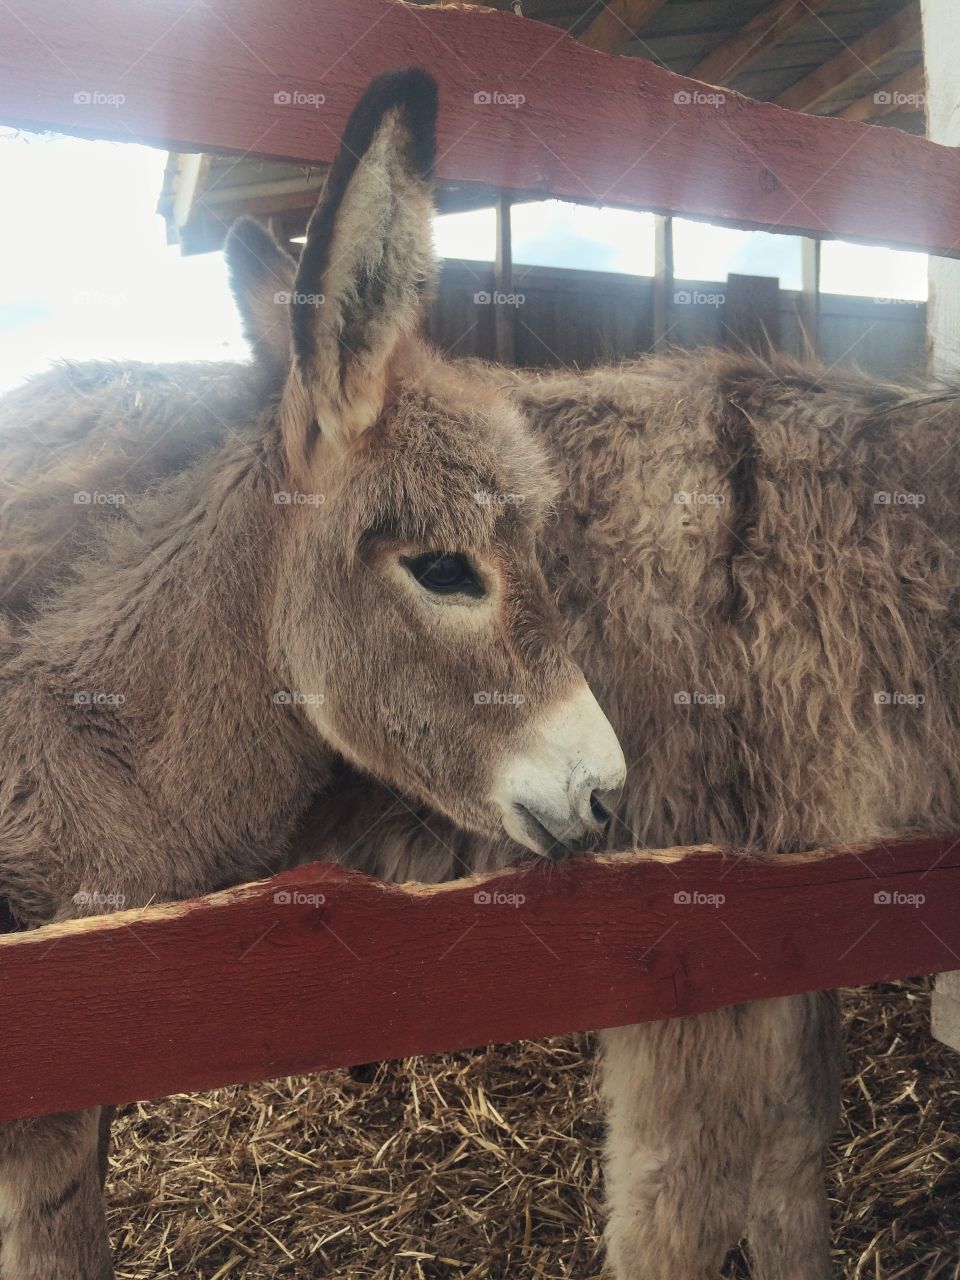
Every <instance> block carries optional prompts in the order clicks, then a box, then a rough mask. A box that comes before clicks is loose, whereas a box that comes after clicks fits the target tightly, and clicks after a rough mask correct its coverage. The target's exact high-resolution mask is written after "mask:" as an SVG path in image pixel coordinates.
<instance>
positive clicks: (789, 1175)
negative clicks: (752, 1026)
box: [747, 991, 842, 1280]
mask: <svg viewBox="0 0 960 1280" xmlns="http://www.w3.org/2000/svg"><path fill="white" fill-rule="evenodd" d="M774 1003H777V1004H782V1005H783V1006H784V1007H785V1008H786V1010H787V1013H788V1021H787V1022H786V1023H785V1034H784V1044H785V1045H786V1046H787V1047H788V1052H787V1053H786V1054H785V1055H784V1057H783V1059H782V1060H781V1061H780V1062H779V1063H778V1064H777V1069H776V1072H775V1075H774V1077H773V1078H772V1079H771V1080H770V1081H769V1085H770V1092H771V1095H772V1096H775V1099H776V1100H775V1102H771V1101H768V1102H767V1104H766V1107H767V1112H768V1115H769V1116H770V1118H771V1121H772V1123H770V1124H768V1125H767V1126H766V1133H765V1135H764V1141H763V1147H762V1149H761V1151H760V1152H759V1154H758V1156H757V1162H756V1165H755V1166H754V1171H753V1181H752V1186H751V1193H750V1205H749V1215H748V1225H747V1237H748V1241H749V1245H750V1254H751V1257H752V1259H753V1263H754V1272H755V1274H756V1277H757V1280H829V1278H830V1277H831V1276H832V1275H833V1274H834V1272H833V1267H832V1263H831V1261H830V1210H829V1206H828V1203H827V1195H826V1191H825V1189H824V1185H823V1155H824V1150H825V1148H826V1146H827V1144H828V1143H829V1141H830V1139H831V1137H832V1136H833V1133H834V1131H835V1129H836V1127H837V1122H838V1120H839V1115H840V1084H841V1065H842V1051H841V1033H840V1014H839V1006H838V1002H837V998H836V993H835V992H832V991H825V992H820V993H815V994H812V995H807V996H797V997H795V998H794V999H792V1000H789V1001H783V1002H774ZM781 1030H782V1031H783V1030H784V1027H781Z"/></svg>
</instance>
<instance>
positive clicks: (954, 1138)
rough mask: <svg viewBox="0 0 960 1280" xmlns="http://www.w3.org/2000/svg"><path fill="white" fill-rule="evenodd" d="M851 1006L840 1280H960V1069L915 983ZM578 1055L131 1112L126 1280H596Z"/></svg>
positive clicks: (549, 1051)
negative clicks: (163, 1279) (938, 1037)
mask: <svg viewBox="0 0 960 1280" xmlns="http://www.w3.org/2000/svg"><path fill="white" fill-rule="evenodd" d="M844 1003H845V1020H846V1027H847V1041H848V1049H849V1064H848V1076H847V1082H846V1089H845V1102H846V1106H845V1114H844V1123H843V1127H842V1130H841V1132H840V1133H839V1134H838V1136H837V1140H836V1142H835V1143H834V1146H833V1150H832V1158H831V1168H830V1191H831V1195H832V1198H833V1213H834V1224H835V1230H834V1240H835V1252H836V1266H837V1275H838V1276H843V1277H845V1278H846V1280H861V1277H862V1278H863V1280H908V1278H909V1280H960V1054H954V1053H952V1052H951V1051H950V1050H948V1049H946V1048H944V1047H943V1046H941V1045H938V1044H936V1043H935V1042H934V1041H933V1040H931V1038H930V1034H929V1030H928V1028H929V984H928V983H927V982H926V980H915V981H910V982H904V983H897V984H891V985H888V986H884V987H877V988H870V989H868V990H862V991H855V992H847V993H845V996H844ZM590 1048H591V1042H590V1037H588V1036H569V1037H563V1038H559V1039H555V1040H551V1041H549V1042H546V1043H539V1042H524V1043H522V1044H518V1045H505V1046H498V1047H494V1048H490V1049H485V1050H478V1051H476V1052H473V1053H458V1054H448V1055H445V1056H443V1057H438V1058H418V1059H413V1060H410V1061H407V1062H395V1063H386V1064H380V1065H378V1066H372V1067H369V1068H363V1069H356V1070H354V1071H352V1072H350V1071H340V1072H335V1073H331V1074H328V1075H324V1076H317V1077H296V1078H291V1079H286V1080H278V1081H273V1082H271V1083H269V1084H264V1085H257V1086H250V1087H236V1088H230V1089H220V1090H217V1091H216V1092H213V1093H207V1094H200V1095H192V1096H178V1097H173V1098H169V1099H167V1100H165V1101H163V1102H160V1103H154V1104H145V1105H135V1106H131V1107H127V1108H126V1109H125V1110H124V1111H123V1112H122V1114H121V1116H120V1117H119V1119H118V1121H117V1123H116V1124H115V1126H114V1135H115V1146H114V1157H113V1163H112V1168H111V1173H110V1180H109V1183H108V1198H109V1204H110V1226H111V1234H112V1239H113V1241H114V1248H115V1251H116V1257H117V1276H118V1280H153V1278H154V1277H157V1276H167V1275H171V1276H177V1277H180V1278H181V1280H187V1278H188V1277H189V1278H190V1280H193V1278H196V1280H224V1277H230V1280H286V1278H288V1277H289V1278H293V1277H297V1280H303V1278H305V1277H326V1276H336V1277H338V1280H400V1278H401V1277H403V1278H404V1280H407V1278H408V1277H409V1278H410V1280H434V1278H436V1280H440V1278H443V1280H448V1278H449V1280H467V1277H470V1278H471V1280H473V1278H475V1277H476V1278H479V1277H485V1278H486V1277H489V1278H490V1280H501V1278H502V1280H507V1278H508V1277H509V1278H510V1280H513V1278H514V1277H516V1278H517V1280H521V1278H522V1280H561V1278H567V1277H571V1278H572V1277H576V1278H577V1280H598V1278H599V1276H600V1275H601V1273H602V1269H603V1263H602V1252H601V1248H600V1234H601V1220H602V1215H601V1195H602V1183H601V1172H600V1162H599V1151H600V1143H601V1140H602V1133H603V1126H602V1120H601V1116H600V1112H599V1108H598V1103H597V1096H596V1090H595V1081H594V1072H593V1067H592V1064H591V1053H590ZM726 1273H727V1274H728V1275H730V1276H741V1275H743V1274H745V1272H744V1271H743V1264H742V1260H741V1259H739V1258H738V1257H737V1256H733V1257H731V1259H730V1261H729V1263H728V1267H727V1271H726Z"/></svg>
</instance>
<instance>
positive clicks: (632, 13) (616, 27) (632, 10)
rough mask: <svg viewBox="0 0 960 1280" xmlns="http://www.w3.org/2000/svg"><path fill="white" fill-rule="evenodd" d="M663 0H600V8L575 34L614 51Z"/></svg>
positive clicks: (651, 15)
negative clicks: (608, 0) (586, 25)
mask: <svg viewBox="0 0 960 1280" xmlns="http://www.w3.org/2000/svg"><path fill="white" fill-rule="evenodd" d="M665 4H666V0H610V3H609V4H606V3H605V2H604V0H600V12H599V13H598V14H597V16H596V17H595V18H594V19H593V21H592V22H591V23H590V25H589V26H588V27H586V28H585V29H584V30H583V31H582V32H581V33H580V36H579V37H578V38H579V40H580V42H581V44H586V45H589V46H590V48H591V49H599V50H601V52H603V53H613V52H614V51H615V50H616V49H617V47H618V46H619V45H621V44H626V43H627V41H629V40H632V39H634V38H635V37H636V36H637V34H638V33H639V32H640V31H641V30H642V29H643V27H644V26H645V25H646V24H647V23H648V22H649V20H650V19H651V18H652V17H653V15H654V14H655V13H656V12H657V10H658V9H662V8H663V6H664V5H665Z"/></svg>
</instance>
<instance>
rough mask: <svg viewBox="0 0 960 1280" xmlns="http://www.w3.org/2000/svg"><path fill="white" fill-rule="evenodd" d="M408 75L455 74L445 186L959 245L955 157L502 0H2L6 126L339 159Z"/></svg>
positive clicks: (444, 142)
mask: <svg viewBox="0 0 960 1280" xmlns="http://www.w3.org/2000/svg"><path fill="white" fill-rule="evenodd" d="M413 63H417V64H420V65H422V66H425V67H427V68H429V69H430V70H431V71H432V72H433V73H434V74H435V75H436V76H437V77H438V79H439V81H440V88H441V104H442V119H441V123H440V160H439V173H440V175H441V176H442V177H444V178H448V179H452V180H457V181H471V180H473V181H484V182H487V183H492V184H494V185H495V186H497V187H504V188H508V189H512V190H517V191H527V192H529V191H534V192H542V193H543V194H544V195H551V194H552V195H558V196H566V197H572V198H578V199H593V200H602V201H607V202H614V203H622V204H627V205H637V206H639V207H642V208H647V209H654V210H658V211H661V212H668V213H684V212H686V213H692V214H696V215H702V216H705V217H710V218H714V219H718V220H724V221H728V222H731V223H735V224H741V225H748V224H749V225H754V226H758V227H766V228H769V229H770V230H774V231H789V230H796V231H805V232H808V233H810V234H813V235H816V236H826V237H829V236H845V237H848V238H853V239H866V240H878V241H885V242H888V243H890V244H897V245H904V246H909V247H916V248H929V249H931V250H933V251H934V252H937V253H944V254H951V255H957V254H958V252H960V154H958V153H957V151H956V150H954V149H951V148H946V147H941V146H938V145H936V144H934V143H932V142H927V141H926V140H924V139H920V138H916V137H912V136H909V135H907V134H905V133H902V132H900V131H899V130H896V129H889V128H880V127H876V126H873V125H865V124H859V123H855V122H852V121H842V120H828V119H823V118H818V117H815V116H809V115H800V114H797V113H794V112H789V111H784V110H783V109H782V108H780V107H777V106H775V105H773V104H772V103H760V102H755V101H753V100H751V99H748V98H744V97H742V96H740V95H738V94H735V93H733V92H731V91H730V90H722V91H720V90H715V89H712V88H711V87H710V86H705V85H703V84H701V83H699V82H698V81H693V80H688V79H685V78H683V77H680V76H676V75H673V74H672V73H671V72H669V71H665V70H664V69H662V68H661V67H659V66H657V65H656V64H654V63H652V62H648V61H645V60H643V59H640V58H624V57H611V56H609V55H607V54H603V53H598V52H596V51H595V50H592V49H588V48H587V47H585V46H584V45H582V44H580V43H578V42H577V41H575V40H573V39H572V38H570V37H569V36H566V35H564V34H562V33H561V32H560V31H558V30H557V29H556V28H555V27H551V26H547V25H545V24H543V23H538V22H533V21H529V20H527V19H524V18H518V17H516V16H514V15H513V14H512V13H502V12H496V11H494V10H492V9H488V8H472V9H471V8H458V7H448V8H443V9H441V8H422V7H419V6H416V5H410V4H403V3H398V2H396V0H270V3H269V4H264V3H263V0H203V3H195V0H149V2H148V3H131V0H90V3H86V4H77V3H76V2H75V0H29V3H28V2H27V0H8V2H6V3H4V4H2V5H0V122H3V123H6V124H15V125H21V126H23V127H26V128H38V127H49V128H54V129H60V130H65V131H67V132H76V133H81V134H87V135H91V136H99V137H107V138H118V139H120V140H122V141H130V142H133V141H142V142H150V143H152V144H154V145H160V146H168V145H170V146H174V147H176V148H180V149H190V148H194V149H196V148H200V149H208V150H219V151H232V152H237V153H240V154H255V155H261V156H273V157H286V158H294V159H298V160H304V161H315V162H316V161H329V160H330V159H331V157H332V156H333V154H334V150H335V147H336V142H337V138H338V136H339V134H340V131H341V129H342V126H343V124H344V121H345V119H346V116H347V113H348V111H349V110H350V108H351V107H352V105H353V103H354V102H355V101H356V99H357V96H358V95H359V93H360V92H361V90H362V89H363V87H364V85H365V84H366V83H367V81H368V80H369V79H370V77H371V76H373V75H375V74H376V73H377V72H380V71H383V70H385V69H386V68H388V67H396V66H403V65H408V64H413ZM718 94H719V97H718ZM121 99H122V100H121ZM321 99H322V100H321ZM65 197H66V198H67V201H68V202H69V198H70V197H69V193H65ZM82 198H84V199H89V198H90V195H89V193H82ZM66 225H67V227H69V220H67V223H66Z"/></svg>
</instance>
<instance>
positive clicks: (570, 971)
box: [0, 836, 960, 1119]
mask: <svg viewBox="0 0 960 1280" xmlns="http://www.w3.org/2000/svg"><path fill="white" fill-rule="evenodd" d="M956 968H960V836H958V837H956V838H953V839H951V838H938V839H934V840H919V839H915V840H907V841H904V842H900V843H898V844H896V845H890V846H883V847H880V848H873V849H865V848H856V849H852V850H847V851H844V852H841V853H836V854H834V855H833V856H827V855H826V854H816V855H809V854H808V855H802V856H801V855H797V856H790V857H787V856H784V857H780V858H778V859H768V860H764V859H760V860H757V859H747V858H744V857H742V856H739V855H737V854H736V853H726V854H725V853H723V852H720V851H717V850H705V851H704V850H699V851H698V850H692V851H691V850H675V851H671V852H667V853H663V854H655V855H654V854H623V855H613V856H608V857H603V858H582V859H577V860H574V861H572V862H570V863H568V864H566V865H565V866H563V867H559V868H558V867H548V866H545V865H543V864H534V865H531V866H524V867H519V868H515V869H512V870H510V871H507V872H504V873H500V874H498V875H494V876H488V877H483V878H474V879H471V880H462V881H456V882H453V883H451V884H447V885H441V886H433V887H423V886H400V887H397V886H386V885H383V884H382V883H380V882H378V881H374V880H370V879H367V878H365V877H363V876H360V875H357V874H355V873H351V872H346V871H343V870H341V869H339V868H335V867H331V866H329V865H324V864H322V863H312V864H310V865H308V866H305V867H301V868H298V869H296V870H294V871H291V872H286V873H284V874H283V875H282V876H280V877H277V878H276V879H274V880H270V881H263V882H259V883H256V884H251V885H246V886H243V887H241V888H238V889H234V890H229V891H227V892H224V893H220V894H216V895H213V896H211V897H209V898H203V899H198V900H195V901H192V902H187V903H178V904H174V905H169V906H158V907H151V908H147V909H145V910H141V911H132V912H124V913H119V914H117V915H116V916H108V917H99V918H95V919H90V920H82V921H73V922H69V923H67V924H61V925H52V926H49V927H47V928H45V929H40V930H37V931H35V932H34V933H27V934H19V935H6V936H4V937H2V938H0V1027H2V1029H3V1030H2V1036H0V1119H5V1118H10V1117H14V1116H18V1115H34V1114H40V1113H45V1112H50V1111H54V1110H57V1111H59V1110H65V1109H68V1108H73V1107H78V1106H83V1105H87V1104H91V1103H96V1102H121V1101H126V1100H131V1099H134V1098H149V1097H158V1096H161V1095H165V1094H169V1093H172V1092H176V1091H180V1090H191V1089H203V1088H208V1087H212V1086H214V1085H220V1084H227V1083H231V1082H239V1081H244V1080H253V1079H260V1078H265V1077H269V1076H279V1075H286V1074H288V1073H290V1072H300V1071H315V1070H321V1069H324V1068H329V1067H336V1066H343V1065H347V1064H350V1063H358V1062H370V1061H375V1060H380V1059H386V1058H395V1057H402V1056H407V1055H410V1054H419V1053H434V1052H439V1051H441V1050H449V1049H458V1048H466V1047H470V1046H476V1045H481V1044H485V1043H489V1042H494V1041H506V1040H514V1039H518V1038H521V1037H538V1036H546V1035H552V1034H555V1033H560V1032H566V1031H573V1030H577V1029H583V1028H591V1027H601V1026H614V1025H620V1024H624V1023H630V1022H639V1021H644V1020H654V1019H661V1018H667V1017H675V1016H681V1015H685V1014H692V1013H699V1012H703V1011H705V1010H709V1009H715V1008H718V1007H720V1006H723V1005H727V1004H731V1003H736V1002H739V1001H743V1000H749V999H758V998H763V997H768V996H777V995H787V994H795V993H798V992H801V991H809V990H815V989H819V988H826V987H834V986H848V985H859V984H864V983H869V982H878V981H885V980H889V979H893V978H898V977H905V976H908V975H911V974H915V973H925V972H934V971H939V970H945V969H956Z"/></svg>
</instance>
